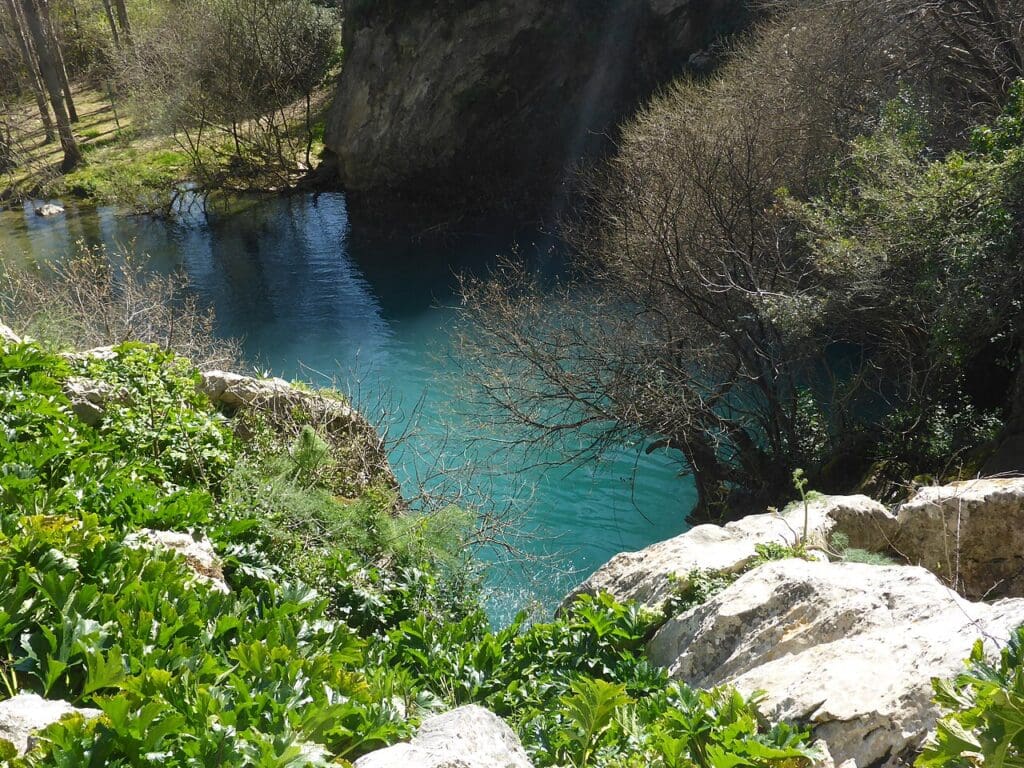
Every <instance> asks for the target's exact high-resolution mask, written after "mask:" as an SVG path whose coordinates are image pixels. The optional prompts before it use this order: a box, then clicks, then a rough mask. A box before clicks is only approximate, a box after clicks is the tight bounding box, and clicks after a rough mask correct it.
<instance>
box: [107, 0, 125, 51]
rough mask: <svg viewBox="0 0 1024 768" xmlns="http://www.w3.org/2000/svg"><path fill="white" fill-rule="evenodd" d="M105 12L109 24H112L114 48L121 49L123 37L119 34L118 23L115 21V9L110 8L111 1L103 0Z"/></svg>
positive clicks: (111, 33)
mask: <svg viewBox="0 0 1024 768" xmlns="http://www.w3.org/2000/svg"><path fill="white" fill-rule="evenodd" d="M103 10H104V12H105V13H106V14H107V23H108V24H110V35H111V37H113V38H114V47H115V48H118V49H120V48H121V36H120V35H119V34H118V32H117V22H116V21H114V9H113V8H111V7H110V0H103Z"/></svg>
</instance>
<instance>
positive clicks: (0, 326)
mask: <svg viewBox="0 0 1024 768" xmlns="http://www.w3.org/2000/svg"><path fill="white" fill-rule="evenodd" d="M0 341H6V342H7V343H9V344H20V343H21V336H19V335H18V334H17V333H15V332H14V329H13V328H11V327H10V326H8V325H5V324H4V323H0Z"/></svg>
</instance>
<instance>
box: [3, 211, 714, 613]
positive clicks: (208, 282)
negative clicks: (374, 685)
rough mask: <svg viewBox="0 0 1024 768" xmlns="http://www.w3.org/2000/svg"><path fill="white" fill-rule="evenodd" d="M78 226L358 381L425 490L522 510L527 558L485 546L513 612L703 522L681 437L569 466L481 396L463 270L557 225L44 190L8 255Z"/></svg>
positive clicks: (262, 343) (490, 581)
mask: <svg viewBox="0 0 1024 768" xmlns="http://www.w3.org/2000/svg"><path fill="white" fill-rule="evenodd" d="M77 241H82V242H84V243H85V244H87V245H89V246H90V247H97V246H105V247H106V248H107V249H108V251H109V253H111V254H112V255H116V254H118V253H120V252H121V251H122V250H123V246H125V245H128V244H131V251H132V252H133V253H135V254H137V256H138V257H139V258H140V259H142V260H144V263H145V264H146V265H147V266H148V267H149V268H150V269H153V270H155V271H157V272H159V273H161V274H172V273H173V274H181V275H184V276H186V277H187V278H188V280H189V283H190V291H191V293H192V295H194V296H196V297H197V298H198V300H199V301H200V302H201V304H202V305H203V306H205V307H209V308H212V309H213V310H214V311H215V313H216V317H217V324H216V331H217V333H218V334H219V335H221V336H224V337H236V338H240V339H242V340H243V346H244V348H243V357H244V358H245V359H246V360H247V363H246V366H247V367H249V366H251V367H253V368H257V369H259V370H265V371H269V372H272V373H273V374H274V375H277V376H281V377H283V378H285V379H289V380H291V379H301V380H303V381H305V382H307V383H309V384H310V385H314V386H325V385H327V386H337V387H339V388H340V389H342V390H344V391H346V392H349V393H350V394H351V396H352V398H353V401H354V402H356V403H357V405H359V407H360V408H362V409H363V410H364V412H365V413H367V414H368V415H369V416H370V417H371V418H372V420H373V421H374V423H375V424H377V425H378V426H380V427H381V429H382V430H383V431H385V432H386V433H387V434H388V435H389V436H390V439H391V441H392V442H393V451H392V454H391V462H392V466H393V467H394V468H395V472H396V474H397V475H398V476H399V479H400V481H401V482H402V483H403V487H404V488H405V489H406V491H407V493H408V494H409V495H410V496H415V495H417V494H418V489H417V488H418V485H419V484H421V483H424V482H425V483H427V484H428V485H429V486H430V487H431V488H432V490H433V491H434V492H440V491H441V490H442V489H447V490H448V491H458V492H459V493H461V494H462V496H463V497H464V498H465V499H466V501H467V503H469V504H474V505H475V504H479V505H480V508H481V510H482V511H485V512H488V513H493V514H494V515H515V516H516V518H517V519H518V520H519V521H520V522H521V524H522V529H523V531H524V532H525V535H524V536H523V537H522V540H520V541H519V542H518V544H519V547H520V549H521V550H524V551H525V553H526V555H527V556H528V559H527V560H526V561H525V562H523V561H522V560H520V558H518V557H510V556H509V554H508V553H503V552H501V551H490V552H485V553H483V555H482V557H484V558H485V559H486V560H487V561H488V577H487V581H486V584H485V589H486V604H487V607H488V611H489V614H490V616H491V618H492V620H493V621H494V622H495V624H497V625H502V624H505V623H507V622H508V621H510V620H511V618H512V617H513V616H514V615H515V614H516V613H517V612H518V611H519V610H520V609H521V608H524V607H531V606H533V607H535V609H536V611H537V613H539V614H543V615H547V614H549V613H550V611H551V610H552V609H553V608H554V607H555V606H557V604H558V603H559V601H560V600H561V598H562V596H563V595H564V594H565V592H566V591H568V590H569V589H570V588H571V587H572V586H573V585H574V584H575V583H576V582H578V581H579V579H581V578H583V577H584V576H586V575H587V574H589V573H590V572H591V571H593V570H594V569H595V568H597V567H598V566H599V565H601V563H603V562H605V561H606V560H607V559H608V558H610V557H611V556H612V555H614V554H615V553H616V552H619V551H621V550H625V549H640V548H642V547H645V546H647V545H649V544H651V543H653V542H655V541H658V540H660V539H665V538H669V537H671V536H674V535H676V534H679V533H681V532H682V531H684V530H685V529H686V527H687V526H686V523H685V516H686V513H687V512H688V511H689V508H690V507H691V506H692V504H693V498H694V496H693V486H692V483H691V482H690V479H689V478H686V477H680V476H679V474H678V464H677V462H676V461H674V459H673V457H672V456H671V455H670V454H669V453H668V452H667V451H657V452H654V453H652V454H645V453H643V450H642V446H639V445H623V446H621V447H619V448H618V449H617V450H615V451H613V452H611V453H609V454H608V455H607V456H605V457H604V460H602V461H600V462H594V463H591V464H589V465H588V466H586V467H582V468H580V469H578V470H577V471H575V472H572V473H569V472H567V471H566V470H565V469H564V468H558V467H557V466H554V464H553V462H555V461H556V460H557V459H558V456H557V453H555V452H549V453H545V454H543V455H534V456H532V457H524V456H522V455H521V454H520V453H517V452H515V451H513V450H511V448H510V446H508V445H507V443H506V442H505V441H504V440H503V439H502V438H504V437H505V435H501V434H495V433H494V431H493V430H490V431H488V430H487V429H485V428H484V426H485V425H484V423H483V420H482V418H481V417H480V416H479V414H474V413H473V412H472V411H473V409H472V408H470V407H469V398H468V397H467V392H466V384H467V382H466V381H465V377H464V376H463V374H462V371H461V370H460V368H459V366H458V364H457V361H456V360H455V358H454V355H453V350H452V340H453V333H454V330H455V328H456V325H457V322H458V313H457V309H456V307H457V304H458V299H457V296H456V290H457V280H456V277H455V276H456V274H459V273H469V272H477V273H483V272H486V270H487V269H488V267H489V265H491V264H493V263H494V256H495V254H498V253H509V252H512V251H513V250H518V252H519V253H520V254H521V255H523V256H528V257H529V258H530V260H531V263H533V264H535V265H537V267H538V269H552V268H553V266H552V261H556V260H557V254H554V255H553V254H551V253H550V251H549V241H548V240H547V239H546V238H545V237H544V234H543V233H537V232H530V231H519V232H515V233H511V232H509V231H507V230H504V229H500V228H499V229H494V230H486V231H478V232H476V233H473V234H472V235H471V236H466V237H463V238H462V239H460V240H452V239H449V238H440V239H438V240H429V239H425V238H420V239H417V240H411V239H406V238H383V239H381V238H378V237H377V234H376V232H375V231H373V230H370V231H366V230H364V229H363V228H362V227H361V226H360V225H359V224H357V223H353V222H351V221H350V220H349V216H348V211H347V206H346V199H345V196H344V195H342V194H339V193H324V194H320V195H315V194H301V195H285V196H281V195H276V196H266V197H262V198H253V199H249V200H247V204H246V205H245V207H243V208H240V209H236V210H221V209H219V208H217V209H215V210H212V211H209V212H207V213H203V212H201V211H199V210H192V211H183V212H182V214H181V215H180V216H177V217H171V218H164V217H150V216H123V215H120V214H119V213H118V211H117V209H112V208H108V207H105V206H99V207H83V208H81V209H78V208H76V207H75V206H73V205H71V206H69V208H68V212H67V213H66V214H65V215H63V216H58V217H54V218H48V219H46V218H42V217H39V216H36V215H35V214H34V213H33V212H32V210H31V207H28V208H27V209H24V210H18V211H7V212H4V213H0V252H2V253H3V254H4V260H5V263H7V264H12V263H19V264H20V263H24V264H30V265H45V264H47V263H48V262H50V261H54V260H60V259H65V258H68V257H69V256H71V255H72V254H74V253H75V252H76V246H75V243H76V242H77ZM555 266H557V264H556V265H555ZM446 492H447V491H446Z"/></svg>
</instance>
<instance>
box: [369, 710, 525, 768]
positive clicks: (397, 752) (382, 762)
mask: <svg viewBox="0 0 1024 768" xmlns="http://www.w3.org/2000/svg"><path fill="white" fill-rule="evenodd" d="M355 768H531V765H530V760H529V758H527V756H526V752H525V751H524V750H523V745H522V744H521V743H520V742H519V737H518V736H516V734H515V733H514V732H513V731H512V729H511V728H509V727H508V726H507V725H506V724H505V723H504V721H502V719H501V718H500V717H498V716H497V715H495V714H493V713H491V712H489V711H488V710H486V709H484V708H483V707H478V706H476V705H469V706H466V707H459V708H458V709H453V710H451V711H450V712H445V713H444V714H441V715H435V716H434V717H430V718H427V719H426V720H424V721H423V725H421V726H420V730H419V733H417V734H416V737H415V738H414V739H413V740H412V741H411V742H408V743H405V744H396V745H394V746H392V747H388V748H387V749H380V750H377V751H376V752H371V753H370V754H368V755H364V756H363V757H361V758H359V759H358V760H356V762H355Z"/></svg>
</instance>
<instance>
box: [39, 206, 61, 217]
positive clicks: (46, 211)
mask: <svg viewBox="0 0 1024 768" xmlns="http://www.w3.org/2000/svg"><path fill="white" fill-rule="evenodd" d="M35 212H36V216H44V217H46V216H59V215H60V214H62V213H64V207H63V206H60V205H57V204H56V203H43V204H42V205H37V206H36V207H35Z"/></svg>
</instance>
